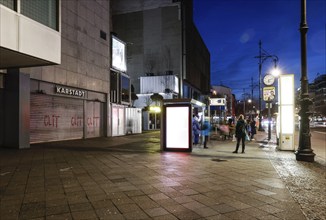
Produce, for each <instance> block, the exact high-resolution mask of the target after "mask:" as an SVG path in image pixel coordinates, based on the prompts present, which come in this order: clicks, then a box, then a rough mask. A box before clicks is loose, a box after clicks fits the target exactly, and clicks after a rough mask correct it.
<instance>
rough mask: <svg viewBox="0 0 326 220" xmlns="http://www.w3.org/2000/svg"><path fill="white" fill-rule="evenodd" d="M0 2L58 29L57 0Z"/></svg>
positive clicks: (7, 0)
mask: <svg viewBox="0 0 326 220" xmlns="http://www.w3.org/2000/svg"><path fill="white" fill-rule="evenodd" d="M0 4H1V5H4V6H6V7H8V8H10V9H11V10H14V11H16V12H18V13H20V14H22V15H24V16H26V17H28V18H31V19H33V20H35V21H37V22H39V23H41V24H43V25H46V26H48V27H50V28H52V29H54V30H57V31H58V30H59V0H20V1H18V0H0Z"/></svg>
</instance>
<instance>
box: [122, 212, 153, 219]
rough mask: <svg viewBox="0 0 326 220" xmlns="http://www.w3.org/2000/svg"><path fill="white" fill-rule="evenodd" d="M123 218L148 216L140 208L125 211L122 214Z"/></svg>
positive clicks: (147, 217)
mask: <svg viewBox="0 0 326 220" xmlns="http://www.w3.org/2000/svg"><path fill="white" fill-rule="evenodd" d="M123 216H124V218H125V219H149V218H150V217H149V216H148V215H147V214H146V213H145V212H144V211H142V210H138V211H134V212H127V213H124V214H123Z"/></svg>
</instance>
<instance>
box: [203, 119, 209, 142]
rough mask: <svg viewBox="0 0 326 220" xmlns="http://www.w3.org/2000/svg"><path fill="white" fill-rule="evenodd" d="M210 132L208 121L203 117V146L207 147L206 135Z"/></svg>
mask: <svg viewBox="0 0 326 220" xmlns="http://www.w3.org/2000/svg"><path fill="white" fill-rule="evenodd" d="M210 132H211V126H210V123H209V121H208V120H207V119H205V121H204V124H203V129H202V135H203V136H204V148H208V147H207V142H208V136H209V135H210Z"/></svg>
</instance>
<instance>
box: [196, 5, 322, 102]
mask: <svg viewBox="0 0 326 220" xmlns="http://www.w3.org/2000/svg"><path fill="white" fill-rule="evenodd" d="M300 2H301V1H300V0H194V22H195V24H196V26H197V28H198V30H199V32H200V34H201V36H202V38H203V40H204V42H205V44H206V46H207V47H208V49H209V51H210V54H211V84H212V85H221V84H222V85H225V86H228V87H230V88H231V89H232V91H233V93H234V94H236V98H237V99H240V98H241V95H242V93H243V89H245V92H246V93H251V89H250V85H251V77H253V80H254V84H256V85H258V75H259V74H258V61H259V60H258V59H255V58H254V57H255V56H258V55H259V46H258V43H259V40H261V41H262V48H264V49H265V50H266V51H267V52H268V53H269V54H271V55H276V56H277V57H278V58H279V62H278V67H279V68H280V69H281V70H282V73H293V74H295V86H296V88H297V87H299V86H300V76H301V52H300V31H299V27H300V19H301V12H300V10H301V9H300V8H301V5H300V4H301V3H300ZM307 24H308V27H309V29H308V34H307V54H308V56H307V62H308V79H309V82H312V81H313V80H314V78H315V77H316V76H317V74H318V73H320V74H325V73H326V56H325V51H326V45H325V41H326V32H325V29H326V0H307ZM273 66H274V64H273V62H272V59H267V60H266V61H265V62H264V63H263V66H262V67H263V68H262V76H263V75H265V74H266V73H267V72H268V71H269V70H270V69H272V68H273ZM254 95H255V97H256V98H257V97H258V86H256V88H255V94H254Z"/></svg>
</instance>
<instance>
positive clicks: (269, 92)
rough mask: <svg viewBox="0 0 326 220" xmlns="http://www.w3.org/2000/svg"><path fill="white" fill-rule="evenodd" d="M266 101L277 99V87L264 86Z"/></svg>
mask: <svg viewBox="0 0 326 220" xmlns="http://www.w3.org/2000/svg"><path fill="white" fill-rule="evenodd" d="M263 98H264V101H273V100H274V99H275V87H274V86H269V87H264V88H263Z"/></svg>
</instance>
